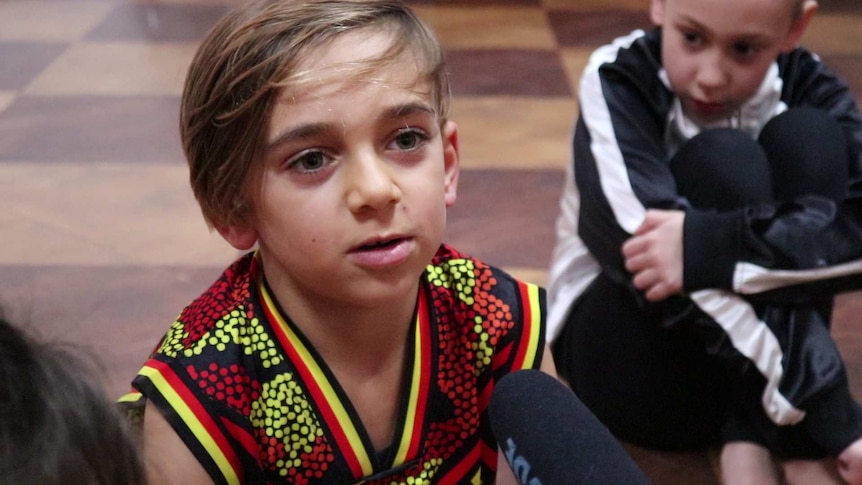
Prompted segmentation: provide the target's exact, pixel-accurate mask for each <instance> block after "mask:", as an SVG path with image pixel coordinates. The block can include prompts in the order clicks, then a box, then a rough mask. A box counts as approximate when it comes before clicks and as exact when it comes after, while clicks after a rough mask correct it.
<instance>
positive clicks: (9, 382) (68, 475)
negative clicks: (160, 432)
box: [0, 313, 144, 485]
mask: <svg viewBox="0 0 862 485" xmlns="http://www.w3.org/2000/svg"><path fill="white" fill-rule="evenodd" d="M81 357H82V356H80V355H76V354H75V353H73V352H71V349H67V348H63V347H59V346H50V345H47V344H44V343H40V342H37V341H35V340H32V339H31V338H29V337H28V336H27V335H25V334H24V333H23V332H22V331H21V330H19V329H18V328H16V327H14V326H13V325H12V324H10V323H9V322H8V321H7V320H6V318H5V317H4V316H3V315H2V313H0V480H2V481H3V483H14V484H25V483H38V484H40V485H60V484H63V485H119V484H122V485H142V484H144V471H143V466H142V464H141V460H140V458H139V455H138V450H137V447H136V446H135V442H134V440H133V439H132V435H131V432H130V430H129V429H128V427H127V426H126V422H125V421H124V419H123V417H122V416H121V414H120V413H119V410H118V408H117V407H115V405H114V403H112V402H111V401H110V400H108V398H107V396H106V394H105V392H104V391H103V389H102V388H101V386H100V385H99V383H98V381H97V380H96V379H95V378H94V373H93V372H92V371H93V370H94V368H93V367H92V366H89V365H87V362H86V361H85V360H83V359H82V358H81Z"/></svg>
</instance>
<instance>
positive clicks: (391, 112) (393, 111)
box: [380, 102, 436, 119]
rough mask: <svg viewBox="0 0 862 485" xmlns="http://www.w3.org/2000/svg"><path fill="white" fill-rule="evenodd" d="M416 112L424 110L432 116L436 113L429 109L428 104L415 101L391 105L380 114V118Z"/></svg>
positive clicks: (401, 116) (397, 116)
mask: <svg viewBox="0 0 862 485" xmlns="http://www.w3.org/2000/svg"><path fill="white" fill-rule="evenodd" d="M417 112H425V113H428V114H430V115H432V116H436V113H435V112H434V110H433V109H431V107H430V106H428V105H427V104H423V103H418V102H417V103H406V104H399V105H397V106H392V107H390V108H388V109H386V110H385V111H384V112H383V114H382V115H381V116H380V119H391V118H403V117H405V116H410V115H412V114H414V113H417Z"/></svg>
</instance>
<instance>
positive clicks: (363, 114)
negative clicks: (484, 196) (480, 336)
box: [220, 31, 459, 306]
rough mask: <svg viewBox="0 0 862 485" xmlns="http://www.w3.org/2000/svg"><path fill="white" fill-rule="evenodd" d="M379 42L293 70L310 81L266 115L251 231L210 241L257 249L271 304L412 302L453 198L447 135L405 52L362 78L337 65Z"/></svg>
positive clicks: (376, 38) (450, 128)
mask: <svg viewBox="0 0 862 485" xmlns="http://www.w3.org/2000/svg"><path fill="white" fill-rule="evenodd" d="M389 42H390V36H388V35H385V34H379V33H366V32H362V31H360V32H354V33H348V34H345V35H344V36H342V37H340V38H338V39H337V40H336V41H335V42H333V43H331V44H328V45H327V46H325V47H322V48H320V49H318V50H316V51H314V52H312V53H310V55H309V56H308V60H307V61H305V62H304V63H303V64H302V65H301V66H299V71H301V72H306V73H311V74H312V76H311V77H312V79H314V80H313V81H312V82H311V83H310V84H306V85H300V86H299V87H295V88H288V89H286V90H285V91H284V92H282V93H281V95H280V97H279V99H278V101H277V103H276V105H275V107H274V110H273V114H272V118H271V120H270V126H269V130H268V135H267V140H266V148H265V153H264V160H263V169H262V172H263V174H262V182H261V187H260V190H259V193H258V197H257V200H255V201H254V214H255V215H254V222H253V224H251V225H250V226H249V227H230V228H223V229H220V231H221V232H222V235H223V236H225V238H226V239H227V240H228V241H229V242H231V243H232V244H233V245H234V246H236V247H238V248H248V247H251V245H253V243H254V242H255V240H257V241H258V243H259V245H260V248H261V253H262V257H263V262H264V268H265V271H266V275H267V281H268V282H269V283H270V285H271V286H272V287H273V289H274V291H275V293H276V295H290V298H289V299H290V300H292V301H297V299H299V300H301V301H302V300H304V301H305V303H307V304H314V302H317V304H320V303H321V302H324V304H328V305H339V304H341V305H345V304H346V305H359V306H372V305H381V304H387V303H392V302H393V301H394V300H395V299H397V298H405V297H409V298H415V296H416V293H415V291H416V288H417V285H418V281H419V275H420V274H421V272H422V271H423V269H424V268H425V266H426V265H427V264H428V263H429V261H430V260H431V257H432V256H433V255H434V253H435V252H436V251H437V248H438V247H439V245H440V242H441V240H442V236H443V231H444V227H445V222H446V208H447V207H448V206H450V205H452V204H453V203H454V202H455V198H456V187H457V179H458V161H459V159H458V146H457V127H456V126H455V124H454V123H452V122H447V123H446V124H445V125H444V126H443V129H442V130H441V129H440V123H439V119H438V117H437V116H436V114H435V113H434V111H433V108H432V102H431V99H430V94H429V93H430V91H431V89H430V85H429V83H428V81H426V80H424V79H420V78H419V73H418V69H417V66H416V63H415V62H414V61H413V58H412V56H411V53H410V52H409V50H408V51H405V52H404V53H403V54H402V55H401V56H400V58H399V59H397V60H396V61H395V62H393V63H391V64H389V65H386V66H384V67H382V68H381V69H378V70H376V71H375V72H373V73H371V74H370V75H365V74H362V75H359V76H357V72H356V67H355V66H352V67H351V66H347V67H345V65H344V63H348V62H357V63H358V65H359V66H363V65H364V60H365V59H367V58H370V57H376V56H378V55H379V54H381V53H382V52H384V50H385V49H386V48H387V47H388V46H389ZM333 68H334V69H333ZM282 303H283V304H286V302H284V301H282Z"/></svg>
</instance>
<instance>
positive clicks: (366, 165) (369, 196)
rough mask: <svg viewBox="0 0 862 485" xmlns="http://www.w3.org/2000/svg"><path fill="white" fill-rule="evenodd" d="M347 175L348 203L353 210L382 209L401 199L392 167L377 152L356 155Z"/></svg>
mask: <svg viewBox="0 0 862 485" xmlns="http://www.w3.org/2000/svg"><path fill="white" fill-rule="evenodd" d="M346 175H347V184H348V190H347V205H348V207H349V208H350V210H351V211H353V212H361V211H363V210H369V209H381V208H383V207H386V206H387V205H389V204H393V203H397V202H398V201H400V200H401V189H400V188H399V187H398V184H397V183H396V182H395V178H394V177H393V174H392V168H391V167H389V166H388V165H387V164H386V163H385V161H384V160H382V159H381V158H380V157H379V156H377V154H376V153H375V154H365V155H363V156H359V157H356V158H355V159H354V160H352V161H351V162H350V170H348V173H347V174H346Z"/></svg>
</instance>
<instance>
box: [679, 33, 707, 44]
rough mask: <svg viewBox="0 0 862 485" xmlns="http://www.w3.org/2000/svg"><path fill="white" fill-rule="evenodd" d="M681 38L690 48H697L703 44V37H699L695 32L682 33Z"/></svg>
mask: <svg viewBox="0 0 862 485" xmlns="http://www.w3.org/2000/svg"><path fill="white" fill-rule="evenodd" d="M682 38H683V40H685V43H686V44H689V45H692V46H698V45H700V44H702V43H703V37H701V36H700V34H698V33H696V32H683V33H682Z"/></svg>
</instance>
